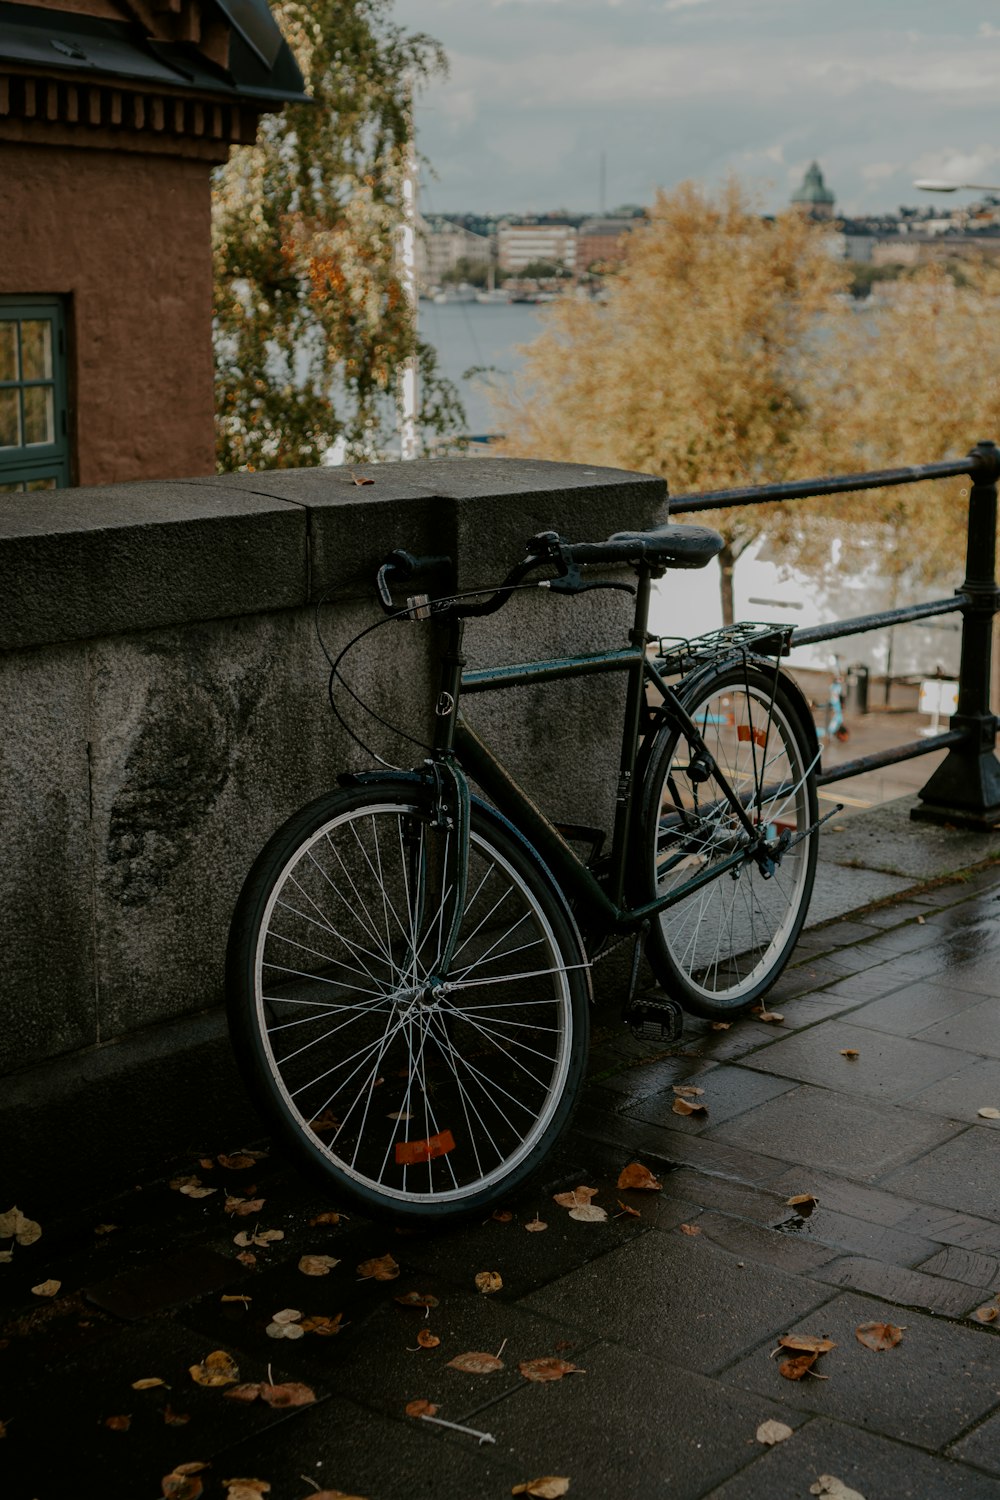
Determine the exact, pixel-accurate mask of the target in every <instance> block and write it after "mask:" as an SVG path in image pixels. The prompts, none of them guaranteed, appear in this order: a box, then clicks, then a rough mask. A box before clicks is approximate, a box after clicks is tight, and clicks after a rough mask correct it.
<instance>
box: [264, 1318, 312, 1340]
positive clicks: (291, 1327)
mask: <svg viewBox="0 0 1000 1500" xmlns="http://www.w3.org/2000/svg"><path fill="white" fill-rule="evenodd" d="M301 1316H302V1314H301V1313H299V1317H301ZM264 1332H265V1333H266V1334H267V1336H268V1338H269V1339H301V1338H303V1337H304V1336H305V1329H304V1328H303V1327H302V1324H301V1323H279V1322H278V1321H277V1320H276V1319H275V1320H272V1321H271V1322H270V1323H268V1325H267V1327H266V1328H265V1329H264Z"/></svg>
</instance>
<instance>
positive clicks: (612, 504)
mask: <svg viewBox="0 0 1000 1500" xmlns="http://www.w3.org/2000/svg"><path fill="white" fill-rule="evenodd" d="M355 476H357V477H358V478H361V477H365V478H370V479H372V480H373V481H374V482H373V483H371V484H366V485H358V484H357V483H355ZM664 498H665V489H664V486H663V484H662V481H660V480H657V479H653V478H650V477H645V476H641V475H634V474H627V473H623V472H619V471H615V470H607V469H592V468H584V467H581V466H576V465H561V464H549V463H536V462H528V461H521V460H512V459H508V460H503V459H482V460H469V461H451V462H446V461H422V462H417V463H411V464H406V465H384V466H373V467H371V468H369V469H366V470H364V471H360V470H356V471H353V472H347V471H345V470H342V469H339V470H338V469H317V470H302V471H296V472H285V473H280V472H275V473H270V474H258V475H240V476H233V477H226V478H215V479H203V480H192V481H187V482H181V481H172V482H164V483H147V484H129V485H117V486H112V487H108V488H93V489H77V490H71V491H62V492H50V493H47V494H45V493H43V494H32V495H13V496H9V497H5V500H4V505H3V509H2V512H0V647H2V648H3V649H2V655H0V702H2V713H3V723H4V726H5V733H4V736H3V740H2V749H0V757H2V766H0V797H2V826H3V829H4V835H5V837H4V858H3V861H2V864H0V927H2V930H3V932H4V935H5V943H4V957H3V965H2V975H3V982H2V983H3V1011H4V1017H5V1025H4V1027H3V1029H2V1031H0V1072H3V1073H5V1074H7V1075H16V1076H8V1078H7V1080H6V1085H5V1097H6V1099H7V1102H8V1105H11V1106H12V1105H13V1104H14V1103H16V1102H17V1101H20V1103H21V1104H22V1105H25V1104H26V1103H28V1102H34V1104H35V1105H37V1106H38V1107H39V1108H40V1107H41V1104H39V1101H40V1100H44V1099H47V1100H48V1105H47V1106H46V1107H50V1106H51V1104H52V1098H51V1096H52V1093H53V1090H54V1091H55V1094H56V1095H59V1096H60V1097H61V1096H62V1095H63V1094H64V1093H65V1092H66V1090H68V1089H71V1088H73V1087H81V1086H83V1085H85V1084H87V1083H88V1081H89V1082H90V1083H91V1084H93V1085H94V1087H95V1089H97V1087H98V1084H99V1083H100V1080H102V1079H104V1080H105V1084H103V1085H101V1087H102V1088H104V1092H105V1093H107V1087H106V1080H107V1077H108V1069H109V1068H112V1067H113V1068H114V1069H115V1070H117V1072H116V1076H118V1075H119V1074H120V1073H121V1072H122V1071H125V1072H127V1070H128V1067H129V1065H130V1060H131V1058H132V1057H133V1056H134V1057H139V1056H140V1055H142V1056H144V1057H147V1058H148V1057H151V1056H154V1055H159V1056H160V1057H161V1058H166V1057H167V1056H169V1057H171V1058H176V1057H179V1056H180V1055H182V1054H183V1053H184V1051H185V1048H187V1047H188V1045H189V1043H190V1044H191V1045H194V1043H195V1041H196V1040H197V1039H202V1040H203V1038H204V1035H205V1013H206V1012H209V1014H211V1015H215V1012H214V1011H213V1007H217V1006H218V1003H219V1000H220V995H221V983H222V964H223V953H224V948H225V941H226V934H227V928H228V922H229V917H230V913H231V910H232V907H233V903H234V901H235V898H236V895H237V892H238V890H239V886H240V883H241V881H242V879H243V877H244V874H245V872H246V870H247V868H248V867H249V865H250V863H251V861H252V859H253V857H254V855H255V854H256V852H257V851H258V849H259V848H260V846H261V845H262V844H263V842H264V841H265V839H266V838H267V836H268V835H269V834H270V833H271V832H272V830H273V829H274V828H275V827H276V826H277V825H278V824H279V823H280V822H281V821H282V820H283V819H284V818H285V817H286V816H287V815H288V814H289V813H291V812H292V811H293V810H294V809H295V808H296V807H298V806H299V805H301V804H302V803H303V802H305V801H306V800H308V799H309V798H310V797H312V796H314V795H316V794H318V793H319V792H321V791H323V790H325V789H326V788H328V787H329V786H331V785H332V784H333V783H334V779H335V777H336V775H337V773H338V772H340V771H342V770H345V769H358V768H362V767H364V766H365V765H367V764H370V763H371V762H370V761H369V760H368V758H367V757H366V756H365V754H364V753H363V752H362V751H361V750H360V749H359V748H358V747H357V746H356V745H355V744H354V743H353V742H352V741H351V740H350V739H349V738H348V737H347V735H346V734H345V733H344V732H343V731H342V730H341V729H340V727H339V725H338V724H337V723H336V721H335V719H334V717H333V715H332V714H331V712H330V709H329V706H328V704H327V698H326V684H327V672H328V668H327V664H326V660H325V658H324V655H323V652H322V650H321V647H320V645H319V642H318V640H317V635H316V620H317V611H316V605H317V601H319V600H320V599H321V598H324V599H326V601H327V602H325V603H323V604H321V606H320V609H319V621H320V624H321V628H322V631H323V634H324V636H325V637H326V639H327V641H328V642H329V644H330V645H331V646H333V647H336V648H337V649H339V648H340V647H341V646H342V645H343V644H344V643H345V642H346V640H347V639H349V637H350V636H351V635H353V634H354V633H356V632H357V631H358V630H360V629H361V628H362V627H363V626H364V625H366V624H368V623H371V622H372V621H373V620H374V619H377V618H379V611H378V608H377V606H376V603H375V594H374V575H375V571H376V568H377V566H378V563H379V562H380V561H381V559H382V558H383V556H384V555H385V553H386V552H388V551H390V550H391V549H392V548H393V547H397V546H406V547H408V548H409V549H411V550H413V551H416V552H449V553H451V554H452V555H453V556H454V557H455V558H456V559H457V561H458V569H459V581H460V585H461V586H463V587H475V586H477V585H482V584H489V583H491V582H493V581H495V580H497V579H498V578H499V577H501V576H502V575H503V574H504V573H505V572H506V571H507V569H508V568H509V566H511V565H512V564H513V562H514V561H516V560H518V559H519V558H520V557H521V556H523V549H524V543H525V541H526V540H527V538H528V537H530V536H532V535H533V534H534V533H535V532H537V531H540V530H548V529H556V530H559V531H561V532H562V533H563V534H564V535H566V536H568V537H570V538H571V539H574V540H597V539H601V538H603V537H605V536H607V535H609V534H610V533H611V532H613V531H616V530H621V529H625V528H629V529H631V528H637V527H646V526H649V525H652V524H655V523H656V522H657V521H658V520H660V519H662V506H663V500H664ZM630 608H631V601H630V600H628V599H627V598H626V597H625V596H623V595H621V594H618V593H615V594H607V593H597V594H587V595H584V596H583V597H582V598H579V599H563V598H559V597H556V596H552V595H549V594H541V593H539V594H537V595H535V594H533V595H531V596H530V597H527V596H526V597H522V598H520V599H515V601H514V602H513V603H512V604H511V605H510V606H509V607H508V608H507V609H506V610H504V611H503V612H501V613H500V614H498V615H495V616H493V617H491V618H490V619H487V620H484V621H482V622H472V623H470V626H469V629H468V636H467V647H468V655H469V659H470V664H472V665H483V664H486V663H489V662H499V661H514V660H521V659H527V658H530V657H532V656H535V655H542V656H545V655H548V654H550V653H551V652H552V651H558V650H559V649H561V648H564V647H565V648H568V649H573V650H584V649H590V648H599V647H603V646H607V645H611V644H614V645H617V644H623V643H624V632H625V629H626V628H627V624H628V621H629V619H630ZM432 641H433V636H432V632H431V630H430V629H429V628H428V627H423V626H420V625H413V624H408V623H406V624H402V623H391V624H387V625H386V627H385V628H384V629H383V630H380V631H377V632H375V633H374V634H373V635H372V636H370V637H369V638H367V639H366V641H364V642H363V643H362V645H361V646H360V647H359V648H358V650H357V653H356V654H355V655H354V656H353V657H352V658H351V659H350V662H349V663H348V670H349V673H350V675H351V680H352V682H354V683H355V684H356V686H357V687H358V688H359V690H360V691H361V692H362V695H363V696H364V697H365V698H366V699H367V700H368V701H370V702H371V703H372V706H373V707H375V708H376V709H377V710H378V711H379V712H381V713H383V714H384V715H385V716H386V717H387V718H389V719H390V720H391V721H392V722H393V723H395V724H400V725H403V726H405V727H406V729H407V730H408V731H409V732H415V733H416V734H417V736H418V737H419V735H420V733H421V732H422V726H425V715H426V704H427V700H428V685H429V681H430V677H429V669H430V654H431V647H432ZM621 691H622V683H621V681H620V680H616V679H609V678H605V679H595V678H589V679H585V680H583V681H581V682H577V683H567V684H557V685H556V684H553V685H550V686H547V687H544V688H543V687H538V688H535V689H518V690H516V691H514V692H512V693H506V694H503V695H484V696H481V697H478V698H477V699H475V700H474V701H471V700H470V704H469V718H470V722H472V723H473V724H474V725H475V726H476V727H477V728H480V727H483V728H484V729H485V730H486V731H487V733H488V734H489V735H490V736H491V737H492V738H493V739H494V740H495V742H496V743H497V745H498V746H499V747H501V748H502V750H503V753H504V756H505V758H506V759H507V760H508V763H509V764H510V765H511V766H512V767H513V769H514V770H515V772H516V773H519V774H521V773H523V775H524V778H525V781H526V784H527V785H528V787H529V789H531V790H532V791H533V792H534V793H536V794H537V796H538V797H539V799H540V800H541V801H542V803H543V805H545V806H546V807H547V808H548V809H551V810H552V811H553V812H554V814H555V815H556V816H562V817H565V818H567V819H572V820H574V821H581V820H587V819H589V818H593V819H594V820H595V821H601V820H602V819H606V818H607V816H608V814H609V811H610V787H611V786H613V781H614V776H613V774H612V776H611V777H608V776H607V774H606V772H607V770H608V768H609V764H613V763H614V762H615V760H616V756H617V745H616V744H615V743H614V734H615V717H614V714H613V712H612V709H613V706H614V703H615V702H617V701H620V699H619V695H620V693H621ZM350 717H351V718H352V720H353V722H354V723H355V724H356V725H357V726H358V728H359V730H360V732H361V734H362V737H363V738H365V739H367V740H368V742H369V743H370V744H371V745H372V746H373V747H374V748H377V749H378V750H379V752H380V753H381V754H383V755H386V756H387V758H389V759H391V760H394V761H395V763H397V764H400V765H408V764H412V763H414V761H415V760H418V759H419V758H420V751H419V749H416V748H415V747H414V746H412V745H410V744H407V743H406V742H405V741H403V740H400V739H399V738H398V737H397V736H393V735H391V734H389V733H387V732H386V731H384V730H383V729H382V728H380V726H379V725H377V724H376V723H375V722H374V721H369V722H368V723H367V724H365V723H363V722H362V719H361V716H360V715H359V714H358V713H357V711H352V713H351V715H350ZM212 1028H214V1031H213V1034H215V1035H217V1036H219V1035H221V1027H220V1025H217V1024H216V1021H215V1020H213V1021H212V1023H211V1026H210V1028H209V1029H210V1030H212ZM156 1037H160V1038H161V1043H160V1044H157V1043H156V1040H155V1038H156ZM59 1058H61V1059H62V1061H61V1062H60V1063H56V1062H55V1061H54V1060H55V1059H59ZM165 1077H166V1074H165V1073H164V1072H162V1071H160V1072H159V1073H155V1074H154V1083H153V1087H154V1090H155V1089H157V1088H159V1087H165V1086H166V1085H165V1084H164V1083H163V1080H164V1079H165ZM116 1087H117V1086H116ZM99 1091H100V1090H98V1092H99ZM121 1097H122V1096H121V1094H120V1093H119V1094H117V1095H115V1096H114V1098H117V1099H118V1100H119V1101H120V1099H121ZM114 1098H112V1096H109V1100H108V1102H109V1107H111V1106H112V1105H113V1102H114Z"/></svg>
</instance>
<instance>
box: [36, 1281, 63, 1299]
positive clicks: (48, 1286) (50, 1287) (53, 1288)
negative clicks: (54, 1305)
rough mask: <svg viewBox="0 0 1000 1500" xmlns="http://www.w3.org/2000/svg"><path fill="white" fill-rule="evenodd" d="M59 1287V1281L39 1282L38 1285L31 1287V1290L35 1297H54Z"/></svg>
mask: <svg viewBox="0 0 1000 1500" xmlns="http://www.w3.org/2000/svg"><path fill="white" fill-rule="evenodd" d="M61 1286H62V1282H61V1281H52V1280H49V1281H40V1282H39V1283H38V1285H37V1286H33V1287H32V1288H31V1290H32V1291H33V1292H34V1294H35V1296H36V1297H54V1296H55V1294H56V1292H58V1290H59V1288H60V1287H61Z"/></svg>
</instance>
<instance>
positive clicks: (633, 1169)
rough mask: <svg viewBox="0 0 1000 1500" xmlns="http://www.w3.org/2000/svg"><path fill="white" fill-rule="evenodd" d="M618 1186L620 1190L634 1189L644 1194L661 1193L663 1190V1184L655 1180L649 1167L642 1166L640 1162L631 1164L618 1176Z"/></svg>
mask: <svg viewBox="0 0 1000 1500" xmlns="http://www.w3.org/2000/svg"><path fill="white" fill-rule="evenodd" d="M618 1186H619V1187H620V1188H632V1189H633V1190H635V1191H638V1192H643V1193H659V1192H661V1191H662V1189H663V1183H662V1182H660V1181H659V1180H658V1179H657V1178H655V1177H654V1176H653V1174H652V1172H651V1171H650V1170H649V1168H648V1167H644V1166H642V1164H641V1163H640V1162H637V1161H632V1162H629V1164H628V1166H627V1167H623V1168H622V1170H621V1171H620V1172H619V1174H618Z"/></svg>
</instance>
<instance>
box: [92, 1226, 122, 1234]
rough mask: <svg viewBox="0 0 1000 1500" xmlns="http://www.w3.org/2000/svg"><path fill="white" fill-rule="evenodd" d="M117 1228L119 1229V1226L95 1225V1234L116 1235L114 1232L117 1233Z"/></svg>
mask: <svg viewBox="0 0 1000 1500" xmlns="http://www.w3.org/2000/svg"><path fill="white" fill-rule="evenodd" d="M117 1228H118V1225H117V1224H95V1225H94V1233H95V1234H114V1232H115V1230H116V1229H117Z"/></svg>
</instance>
